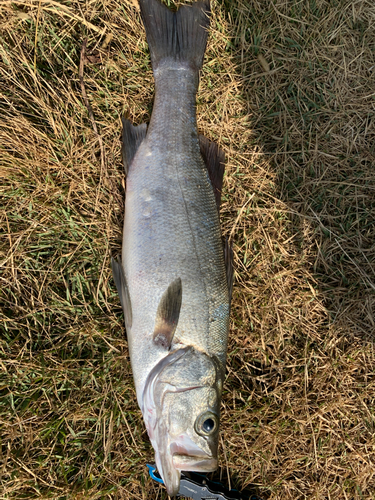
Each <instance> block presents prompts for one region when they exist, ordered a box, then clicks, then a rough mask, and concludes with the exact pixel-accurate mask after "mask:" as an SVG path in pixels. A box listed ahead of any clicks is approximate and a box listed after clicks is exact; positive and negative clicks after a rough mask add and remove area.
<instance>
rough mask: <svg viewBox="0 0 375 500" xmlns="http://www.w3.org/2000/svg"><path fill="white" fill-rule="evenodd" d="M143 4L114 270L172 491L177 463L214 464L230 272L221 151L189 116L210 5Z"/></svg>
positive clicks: (143, 401) (149, 0) (149, 421)
mask: <svg viewBox="0 0 375 500" xmlns="http://www.w3.org/2000/svg"><path fill="white" fill-rule="evenodd" d="M140 7H141V14H142V19H143V23H144V25H145V28H146V35H147V41H148V45H149V48H150V53H151V62H152V68H153V72H154V78H155V101H154V106H153V111H152V116H151V121H150V124H149V126H148V127H147V126H146V124H142V125H139V126H133V125H131V123H130V122H129V121H127V120H124V121H123V125H124V129H123V158H124V166H125V172H126V199H125V220H124V235H123V248H122V261H115V260H112V269H113V275H114V279H115V282H116V286H117V289H118V292H119V296H120V301H121V304H122V307H123V310H124V315H125V326H126V331H127V336H128V343H129V351H130V358H131V364H132V370H133V375H134V382H135V387H136V391H137V399H138V404H139V406H140V408H141V410H142V414H143V418H144V422H145V425H146V428H147V431H148V435H149V437H150V440H151V443H152V445H153V447H154V450H155V461H156V465H157V468H158V471H159V473H160V474H161V476H162V478H163V481H164V484H165V485H166V487H167V491H168V493H169V494H170V495H175V494H176V493H177V492H178V490H179V483H180V474H181V471H182V470H183V471H198V472H199V471H201V472H208V471H213V470H215V469H216V468H217V448H218V431H219V418H220V400H221V392H222V386H223V379H224V372H225V363H226V352H227V338H228V324H229V311H230V294H231V290H230V288H231V275H232V273H231V263H230V260H231V259H230V251H229V248H228V246H227V247H226V250H227V252H226V254H227V259H225V257H224V252H223V244H222V239H221V232H220V223H219V213H218V206H219V205H220V193H221V185H222V179H223V173H224V155H223V153H222V152H221V151H220V150H219V148H218V147H217V146H216V145H215V144H214V143H211V142H210V141H208V140H207V139H205V138H203V137H201V138H199V136H198V131H197V122H196V104H195V99H196V92H197V89H198V82H199V70H200V68H201V66H202V62H203V57H204V52H205V47H206V41H207V28H208V26H209V14H210V4H209V0H205V1H202V2H196V3H195V4H193V5H191V6H187V5H185V6H182V7H180V9H179V10H178V11H177V12H172V11H171V10H170V9H168V8H167V7H166V6H165V5H163V4H161V3H160V2H159V0H140ZM226 261H227V262H226ZM228 283H229V284H228Z"/></svg>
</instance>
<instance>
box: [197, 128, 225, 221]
mask: <svg viewBox="0 0 375 500" xmlns="http://www.w3.org/2000/svg"><path fill="white" fill-rule="evenodd" d="M199 146H200V150H201V155H202V158H203V160H204V162H205V164H206V167H207V170H208V176H209V178H210V181H211V184H212V188H213V190H214V195H215V200H216V206H217V211H218V212H220V204H221V189H222V187H223V177H224V170H225V154H224V151H222V150H221V149H220V148H219V146H218V145H217V144H216V143H215V142H212V141H209V140H208V139H207V138H206V137H204V135H200V136H199Z"/></svg>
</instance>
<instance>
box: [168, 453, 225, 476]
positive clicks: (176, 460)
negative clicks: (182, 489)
mask: <svg viewBox="0 0 375 500" xmlns="http://www.w3.org/2000/svg"><path fill="white" fill-rule="evenodd" d="M217 462H218V461H217V458H214V457H210V456H208V455H205V456H202V455H200V456H193V455H178V454H175V455H173V466H174V467H175V468H176V469H177V470H180V471H190V472H213V471H214V470H216V469H217Z"/></svg>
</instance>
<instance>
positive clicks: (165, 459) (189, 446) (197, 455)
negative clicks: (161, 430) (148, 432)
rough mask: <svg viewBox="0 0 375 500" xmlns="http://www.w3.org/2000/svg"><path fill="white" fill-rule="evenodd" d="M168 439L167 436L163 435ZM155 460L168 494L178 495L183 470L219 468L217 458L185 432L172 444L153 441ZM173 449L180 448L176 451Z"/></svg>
mask: <svg viewBox="0 0 375 500" xmlns="http://www.w3.org/2000/svg"><path fill="white" fill-rule="evenodd" d="M163 437H164V440H165V438H167V439H168V437H167V436H165V435H164V436H163ZM152 444H153V446H154V448H155V450H157V451H155V462H156V466H157V469H158V472H159V474H160V475H161V477H162V479H163V482H164V485H165V487H166V489H167V492H168V495H170V496H174V495H177V494H178V492H179V489H180V479H181V471H194V472H212V471H214V470H216V469H217V463H218V461H217V458H216V457H213V456H211V455H210V454H207V453H206V452H205V451H203V450H202V449H201V448H199V446H197V445H196V444H195V443H194V442H193V441H192V440H191V439H190V438H189V437H188V436H187V434H184V435H182V436H179V438H178V439H177V440H176V441H174V442H172V443H171V444H169V445H168V444H165V441H164V443H161V442H160V441H159V442H158V443H157V445H156V444H154V443H152ZM163 444H164V446H163ZM173 450H178V453H174V452H173Z"/></svg>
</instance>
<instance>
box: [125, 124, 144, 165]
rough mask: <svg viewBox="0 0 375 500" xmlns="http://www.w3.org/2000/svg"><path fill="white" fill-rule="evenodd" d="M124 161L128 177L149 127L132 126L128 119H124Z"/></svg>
mask: <svg viewBox="0 0 375 500" xmlns="http://www.w3.org/2000/svg"><path fill="white" fill-rule="evenodd" d="M122 126H123V128H122V161H123V163H124V169H125V175H128V171H129V167H130V164H131V162H132V161H133V158H134V156H135V153H136V152H137V149H138V148H139V146H140V144H141V142H142V141H143V139H144V138H145V137H146V133H147V125H146V123H141V125H138V126H137V125H132V124H131V123H130V121H129V120H127V119H126V118H123V119H122Z"/></svg>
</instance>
